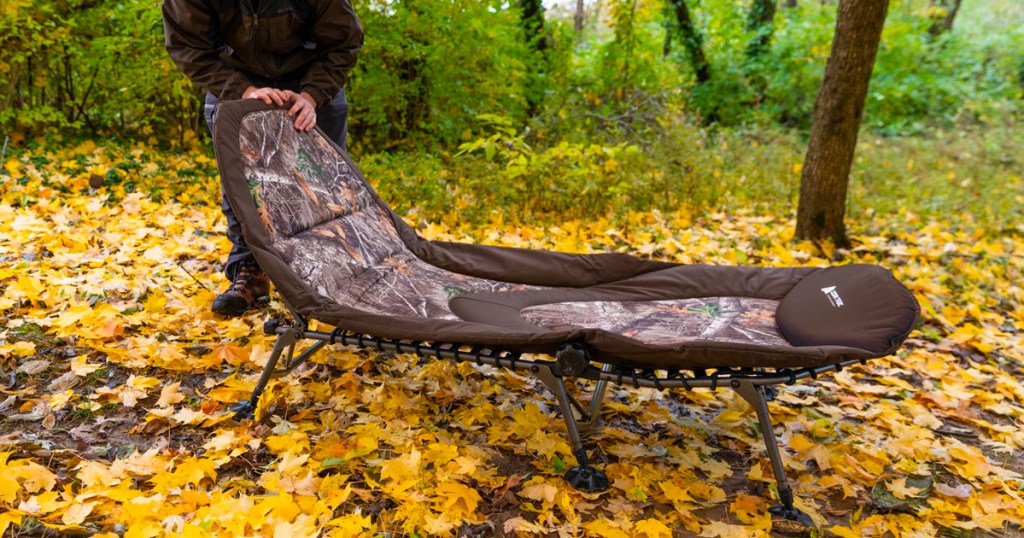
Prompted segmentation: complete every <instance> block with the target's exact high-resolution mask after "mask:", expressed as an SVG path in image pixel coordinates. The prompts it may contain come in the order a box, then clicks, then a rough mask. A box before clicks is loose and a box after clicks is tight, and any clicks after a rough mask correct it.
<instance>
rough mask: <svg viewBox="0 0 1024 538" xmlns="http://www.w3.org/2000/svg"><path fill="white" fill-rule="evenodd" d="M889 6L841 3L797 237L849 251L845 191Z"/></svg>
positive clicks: (852, 0) (817, 107)
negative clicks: (828, 240)
mask: <svg viewBox="0 0 1024 538" xmlns="http://www.w3.org/2000/svg"><path fill="white" fill-rule="evenodd" d="M888 9H889V0H841V1H840V2H839V13H838V15H837V18H836V32H835V40H834V42H833V44H832V52H831V54H830V55H829V58H828V64H827V65H826V67H825V79H824V81H822V84H821V90H820V91H819V92H818V99H817V101H815V103H814V116H813V120H812V124H811V138H810V141H809V143H808V146H807V157H806V159H805V160H804V167H803V175H802V177H801V180H800V202H799V207H798V210H797V225H796V236H797V238H800V239H832V240H833V241H834V242H835V244H836V245H838V246H847V245H848V244H849V240H848V239H847V237H846V227H845V224H844V223H843V217H844V215H845V209H846V207H845V204H846V191H847V186H848V183H849V177H850V168H851V166H852V164H853V154H854V150H855V149H856V146H857V131H858V130H859V128H860V122H861V117H862V115H863V112H864V100H865V97H866V96H867V92H868V83H869V82H870V80H871V72H872V70H873V69H874V65H875V56H876V54H877V53H878V44H879V41H880V40H881V36H882V27H883V26H884V25H885V16H886V13H887V12H888Z"/></svg>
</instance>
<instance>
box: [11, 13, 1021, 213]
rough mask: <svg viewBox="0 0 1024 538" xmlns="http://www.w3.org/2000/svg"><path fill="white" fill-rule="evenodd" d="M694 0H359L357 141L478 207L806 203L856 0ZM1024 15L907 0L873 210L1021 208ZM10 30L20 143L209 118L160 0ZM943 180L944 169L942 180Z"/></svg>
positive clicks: (418, 188)
mask: <svg viewBox="0 0 1024 538" xmlns="http://www.w3.org/2000/svg"><path fill="white" fill-rule="evenodd" d="M678 5H679V3H678V2H673V1H669V2H656V1H650V0H613V1H606V2H601V3H597V4H586V5H585V6H584V9H583V11H581V12H579V14H580V15H582V17H581V18H582V20H581V21H579V23H576V21H575V20H574V19H575V18H576V17H575V15H576V11H577V8H578V6H575V5H564V4H558V5H554V6H552V7H551V8H550V9H547V10H546V12H545V11H544V10H543V7H542V6H541V5H540V3H539V2H524V3H523V4H522V5H510V4H508V3H506V2H501V1H455V2H445V1H434V0H417V1H415V2H377V1H370V2H363V1H357V2H356V3H355V7H356V9H357V12H358V13H359V14H360V17H361V19H362V21H363V23H364V25H365V27H366V32H367V35H368V39H367V41H366V46H365V48H364V50H363V51H362V53H361V54H360V59H359V64H358V66H357V68H356V69H355V71H354V72H353V73H352V74H351V79H350V81H349V84H348V92H349V100H350V102H351V115H350V122H351V127H350V130H349V132H350V147H351V148H352V152H353V154H354V155H355V156H356V157H357V160H358V162H360V163H361V165H362V166H363V167H364V168H366V169H367V171H368V172H369V175H370V176H371V177H372V178H373V180H374V181H375V182H376V183H377V185H378V187H379V188H380V189H381V190H382V193H383V194H385V198H386V199H389V200H392V201H393V202H394V203H396V204H397V205H398V206H399V208H400V209H410V208H412V207H416V208H418V210H420V211H423V212H425V214H426V215H429V216H430V217H431V218H440V217H442V216H443V215H445V214H449V208H450V207H452V206H455V207H456V208H457V209H458V210H459V216H460V218H462V219H470V220H475V221H478V222H482V221H486V220H490V219H493V215H492V213H493V212H495V211H497V210H498V208H502V210H503V211H501V212H502V213H505V217H507V218H511V219H513V220H520V219H527V220H528V219H530V218H531V217H532V216H534V215H536V214H543V215H562V216H565V217H570V218H576V217H583V216H588V215H589V216H596V215H602V216H603V215H606V214H610V213H612V212H613V211H612V209H613V208H616V209H619V210H622V209H639V210H649V209H660V210H668V209H677V208H681V207H683V208H687V209H691V210H694V211H698V212H699V211H706V210H714V209H721V208H726V207H735V206H737V205H738V206H743V207H749V208H752V209H754V210H758V208H762V209H768V210H771V211H773V212H775V213H779V212H783V213H784V212H787V211H790V209H791V206H792V205H793V203H794V201H795V197H796V194H797V190H798V189H797V188H796V186H797V185H798V183H799V182H798V181H794V180H795V179H798V178H799V171H800V167H801V162H802V157H803V152H804V147H805V144H806V136H807V133H808V129H809V124H810V120H811V112H812V107H813V104H814V99H815V96H816V95H817V90H818V88H819V86H820V82H821V78H822V75H823V72H824V64H825V61H826V60H827V57H828V54H829V50H830V45H831V40H832V36H833V32H834V26H835V15H836V3H835V2H831V1H826V2H820V1H804V2H780V3H779V6H778V9H774V8H773V9H772V10H771V13H767V14H765V13H764V11H765V10H766V8H765V7H764V6H774V2H763V1H762V2H752V3H751V2H738V1H734V0H703V1H701V2H699V3H696V2H694V3H692V6H691V7H690V8H689V10H687V11H688V12H689V13H688V16H689V18H690V22H691V23H692V24H691V26H690V27H689V28H686V27H684V26H681V23H680V20H681V19H680V18H679V17H678V15H677V10H676V6H678ZM682 5H683V6H684V7H685V6H686V4H685V3H684V4H682ZM954 5H955V7H956V8H957V9H955V10H954V9H951V8H952V7H953V6H954ZM759 6H760V7H759ZM759 10H760V11H759ZM524 13H526V14H527V15H524ZM537 17H540V18H539V19H538V18H537ZM1022 23H1024V5H1022V4H1021V3H1020V2H1016V1H1013V0H993V1H987V2H967V3H965V4H964V5H963V7H962V8H961V7H960V2H959V1H956V2H955V4H954V1H953V0H943V1H941V2H935V1H931V0H898V1H894V2H892V4H891V8H890V10H889V15H888V19H887V22H886V26H885V30H884V34H883V37H882V43H881V48H880V51H879V53H878V58H877V62H876V66H875V70H874V76H873V78H872V81H871V86H870V90H869V91H870V93H869V95H868V98H867V104H866V109H865V114H864V120H863V125H864V129H865V131H866V136H864V137H862V139H861V142H862V145H863V146H864V147H867V148H871V149H870V150H865V151H862V152H860V154H859V157H858V159H857V162H856V163H855V167H854V171H853V176H854V177H855V178H856V179H855V181H854V182H853V185H852V187H851V190H852V191H851V194H850V197H849V200H850V206H851V210H852V212H853V215H854V216H856V215H857V214H860V213H863V212H865V211H867V212H872V211H881V212H891V211H898V210H904V211H906V210H909V209H910V208H913V210H914V211H915V212H922V213H924V214H935V215H948V214H959V213H966V214H968V215H971V217H969V218H972V219H977V220H980V221H981V222H982V223H983V224H984V225H986V226H988V225H991V226H995V227H1005V226H1010V227H1013V226H1014V225H1015V224H1019V222H1020V208H1021V206H1022V204H1021V203H1020V201H1019V199H1018V197H1017V196H1016V195H1017V194H1018V193H1019V189H1020V180H1019V175H1020V174H1019V170H1020V168H1021V162H1020V159H1021V157H1020V156H1021V155H1022V152H1021V142H1020V134H1019V129H1015V125H1016V122H1017V121H1018V120H1019V118H1020V115H1021V111H1022V108H1024V98H1022V92H1024V52H1022V51H1024V24H1022ZM577 26H578V28H577ZM0 36H2V37H0V67H2V68H0V88H3V89H4V91H3V92H2V93H0V100H2V101H3V103H2V105H3V106H2V107H0V134H4V135H9V136H11V137H12V140H11V144H10V145H11V146H12V147H16V146H18V145H20V144H22V143H30V141H31V140H32V139H33V138H34V137H36V136H39V135H44V134H51V135H52V134H56V133H60V134H61V135H63V136H67V137H75V136H86V137H90V138H93V139H96V140H100V139H104V140H111V141H113V142H114V143H118V141H122V142H127V141H129V140H133V139H134V140H140V139H141V140H147V139H148V140H151V141H155V142H157V143H158V145H163V146H167V145H174V144H182V143H186V144H187V143H190V142H191V141H194V140H195V139H196V138H205V137H207V136H208V135H207V133H206V128H205V124H204V123H203V122H202V115H201V113H200V107H201V99H200V98H201V90H199V89H198V88H195V87H193V86H192V85H191V83H190V82H189V81H188V80H187V79H186V78H185V77H184V76H183V75H181V74H180V73H179V72H178V71H177V70H176V68H175V67H174V65H173V63H172V62H171V60H170V59H169V57H168V56H167V54H166V53H165V51H164V49H163V45H162V44H163V31H162V26H161V19H160V12H159V6H158V3H157V2H152V1H143V0H125V1H120V2H105V1H94V0H84V1H83V0H69V1H60V2H53V1H39V0H4V4H3V9H2V11H0ZM464 144H465V145H464ZM460 148H461V150H460ZM120 166H122V167H127V166H131V164H130V163H121V164H120ZM1011 170H1015V171H1017V172H1018V173H1015V174H1014V173H1008V171H1011ZM928 178H939V179H938V180H936V181H934V182H929V183H928V187H927V191H928V192H929V196H927V197H922V196H921V193H922V192H923V190H922V185H921V184H920V182H921V181H925V180H926V179H928ZM943 178H944V179H943ZM139 187H140V188H143V187H142V186H141V185H140V186H139ZM154 188H155V189H159V187H157V186H154ZM620 213H621V211H620ZM556 218H557V217H556Z"/></svg>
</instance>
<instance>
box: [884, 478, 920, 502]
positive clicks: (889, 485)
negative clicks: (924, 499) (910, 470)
mask: <svg viewBox="0 0 1024 538" xmlns="http://www.w3.org/2000/svg"><path fill="white" fill-rule="evenodd" d="M885 489H887V490H889V492H890V493H892V494H893V496H894V497H896V498H897V499H909V498H911V497H913V498H917V497H919V496H920V495H921V493H922V492H923V491H924V489H922V488H912V487H909V486H907V477H905V476H904V477H900V478H897V479H895V480H892V481H890V482H886V483H885Z"/></svg>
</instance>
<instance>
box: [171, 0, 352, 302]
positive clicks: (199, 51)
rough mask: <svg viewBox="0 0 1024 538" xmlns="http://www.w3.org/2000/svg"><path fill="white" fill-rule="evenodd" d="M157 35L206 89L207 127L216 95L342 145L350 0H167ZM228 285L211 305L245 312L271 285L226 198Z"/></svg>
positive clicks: (349, 65) (349, 53) (349, 56)
mask: <svg viewBox="0 0 1024 538" xmlns="http://www.w3.org/2000/svg"><path fill="white" fill-rule="evenodd" d="M163 15H164V33H165V44H166V47H167V51H168V52H169V53H170V55H171V58H172V59H173V60H174V63H175V64H177V66H178V68H179V69H181V71H182V72H184V73H185V74H186V75H188V77H189V78H190V79H192V82H194V83H195V84H197V85H199V86H202V87H203V88H204V89H206V91H207V92H208V93H207V94H206V107H205V109H204V112H205V115H206V121H207V124H208V126H209V127H210V128H211V130H212V128H213V114H214V109H215V107H216V105H217V102H218V101H219V100H222V99H225V100H232V99H261V100H262V101H263V102H265V103H267V104H275V105H278V106H281V105H285V104H288V105H289V110H288V113H289V114H290V115H292V116H294V117H295V128H296V129H298V130H300V131H308V130H310V129H312V128H313V127H314V126H319V127H320V128H321V129H322V130H323V131H324V133H326V134H327V136H328V137H330V138H331V139H332V140H334V141H335V142H337V143H338V145H339V146H341V147H345V133H346V120H347V116H348V102H347V101H346V100H345V90H344V85H345V81H346V80H347V78H348V73H349V71H351V70H352V68H353V67H354V66H355V64H356V53H357V52H358V51H359V49H360V48H361V47H362V44H363V31H362V28H361V26H360V24H359V19H357V18H356V14H355V12H354V11H353V10H352V5H351V4H350V3H349V0H164V2H163ZM221 208H222V210H223V211H224V216H225V217H226V218H227V222H228V239H230V240H231V243H232V248H231V253H230V254H229V255H228V260H227V263H226V264H225V266H224V273H225V274H226V275H227V277H228V280H230V281H231V285H230V286H229V287H228V289H227V290H226V291H225V292H224V293H222V294H220V295H218V296H217V298H216V299H214V301H213V311H214V312H216V313H218V314H222V315H226V316H239V315H241V314H244V313H245V312H246V311H248V310H249V309H250V308H252V307H253V306H255V305H256V304H257V303H259V302H262V301H266V300H267V298H268V294H269V292H270V284H269V281H268V280H267V277H266V275H265V274H264V273H263V271H262V270H261V269H260V268H259V266H258V265H257V264H256V260H255V258H253V255H252V252H251V251H250V250H249V248H248V247H247V246H246V245H245V240H244V238H243V237H242V230H241V226H240V225H239V223H238V219H236V218H235V215H234V212H232V211H231V207H230V206H229V205H228V203H227V200H224V199H222V200H221Z"/></svg>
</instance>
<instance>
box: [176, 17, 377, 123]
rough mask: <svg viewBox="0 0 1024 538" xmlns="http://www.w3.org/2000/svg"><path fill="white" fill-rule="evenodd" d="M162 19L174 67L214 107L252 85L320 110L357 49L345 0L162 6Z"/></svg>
mask: <svg viewBox="0 0 1024 538" xmlns="http://www.w3.org/2000/svg"><path fill="white" fill-rule="evenodd" d="M163 15H164V33H165V45H166V47H167V51H168V52H169V53H170V55H171V58H172V59H173V60H174V63H176V64H177V65H178V68H179V69H181V71H182V72H184V73H185V74H186V75H188V77H189V78H190V79H192V81H193V82H195V83H196V84H198V85H200V86H202V87H203V88H205V89H206V90H207V91H209V92H210V93H212V94H214V95H215V96H217V97H218V98H219V99H221V100H231V99H240V98H241V97H242V92H243V91H245V88H247V87H248V86H250V85H254V86H257V87H259V86H273V87H278V88H288V89H293V90H297V91H304V92H308V93H309V94H310V95H311V96H313V98H314V99H316V102H317V105H323V104H326V103H327V102H329V101H330V100H331V98H332V97H334V95H335V94H337V93H338V91H340V90H341V88H342V86H344V85H345V81H346V80H347V78H348V73H349V71H351V70H352V68H353V67H354V66H355V64H356V52H358V51H359V49H360V47H362V45H363V30H362V28H361V26H360V24H359V19H357V18H356V14H355V12H354V11H353V10H352V5H351V4H350V3H349V0H164V2H163Z"/></svg>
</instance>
